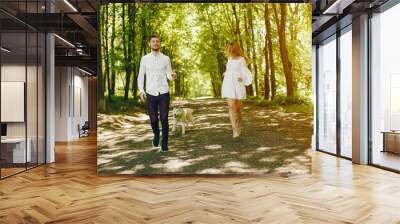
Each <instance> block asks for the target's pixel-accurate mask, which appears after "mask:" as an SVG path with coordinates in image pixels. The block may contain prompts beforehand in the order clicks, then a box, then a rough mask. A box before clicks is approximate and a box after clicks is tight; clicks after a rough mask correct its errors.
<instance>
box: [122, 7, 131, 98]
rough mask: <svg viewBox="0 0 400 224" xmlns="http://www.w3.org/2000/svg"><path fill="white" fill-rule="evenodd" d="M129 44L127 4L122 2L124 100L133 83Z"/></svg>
mask: <svg viewBox="0 0 400 224" xmlns="http://www.w3.org/2000/svg"><path fill="white" fill-rule="evenodd" d="M128 7H129V6H128ZM127 44H128V43H127V41H126V24H125V4H122V47H123V49H124V67H125V88H124V102H126V101H128V96H129V95H128V93H129V86H130V83H131V66H130V61H129V55H128V53H129V52H128V51H129V49H128V48H129V47H127Z"/></svg>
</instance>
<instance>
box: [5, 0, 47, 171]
mask: <svg viewBox="0 0 400 224" xmlns="http://www.w3.org/2000/svg"><path fill="white" fill-rule="evenodd" d="M44 2H45V1H30V2H28V1H2V2H1V3H0V7H1V8H2V9H3V10H5V11H0V26H1V27H0V47H1V48H0V49H1V56H0V72H1V73H0V82H1V85H0V90H1V91H0V92H1V97H0V101H1V104H0V111H1V115H0V121H1V144H0V178H1V179H3V178H5V177H8V176H11V175H14V174H16V173H19V172H22V171H25V170H27V169H29V168H32V167H36V166H37V165H39V164H43V163H45V69H44V68H45V67H44V66H45V59H46V52H45V44H46V39H45V35H44V34H43V33H41V32H40V31H38V30H36V29H35V28H34V27H32V26H30V25H28V24H25V23H24V22H22V21H21V20H19V19H17V17H18V18H23V17H24V15H25V12H28V13H39V12H41V11H43V6H44ZM7 10H14V11H13V12H14V13H8V12H9V11H8V12H7ZM5 21H6V22H5Z"/></svg>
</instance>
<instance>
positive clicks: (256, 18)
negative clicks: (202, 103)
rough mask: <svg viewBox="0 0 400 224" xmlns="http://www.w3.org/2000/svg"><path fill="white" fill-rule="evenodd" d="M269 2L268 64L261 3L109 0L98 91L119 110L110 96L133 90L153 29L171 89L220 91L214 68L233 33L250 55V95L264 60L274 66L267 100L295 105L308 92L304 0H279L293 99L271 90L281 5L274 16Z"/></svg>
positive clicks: (103, 17)
mask: <svg viewBox="0 0 400 224" xmlns="http://www.w3.org/2000/svg"><path fill="white" fill-rule="evenodd" d="M272 5H273V4H267V8H269V10H270V15H269V18H267V19H268V21H270V23H271V33H270V34H271V36H272V40H271V42H272V52H271V53H272V55H273V64H269V62H267V61H266V59H265V57H264V55H265V49H266V35H267V33H266V30H265V18H264V10H265V7H264V6H265V5H264V4H263V3H254V4H244V3H230V4H215V3H197V4H190V3H185V4H173V3H157V4H142V3H113V4H108V5H103V6H101V9H100V30H101V32H100V33H101V40H100V43H101V46H100V47H101V58H102V60H101V62H102V75H101V77H100V78H99V81H100V82H101V87H102V88H101V89H102V91H101V94H100V98H102V97H104V98H105V100H106V101H107V104H108V105H113V106H115V108H114V109H117V108H120V109H123V108H124V107H123V106H122V104H121V102H119V101H118V100H120V98H118V96H124V97H123V98H122V101H124V104H127V103H128V102H129V101H130V100H131V99H132V98H136V97H137V96H138V90H137V81H136V80H137V74H138V70H139V63H140V59H141V57H142V56H143V55H145V54H147V53H149V51H150V49H149V45H148V39H149V37H150V35H151V34H153V33H156V34H159V35H160V36H161V39H162V48H161V51H162V52H163V53H164V54H166V55H168V56H169V57H170V58H171V62H172V66H173V69H174V70H175V72H176V73H177V74H178V79H177V80H176V81H175V82H170V86H171V90H170V91H171V95H173V96H179V97H184V98H196V97H203V96H212V97H217V98H218V97H220V96H221V85H222V80H223V76H222V74H223V72H224V71H225V64H226V62H227V58H226V57H225V56H224V47H225V45H226V44H227V43H228V42H229V41H233V40H234V41H238V42H240V44H241V45H242V48H243V50H244V53H245V54H246V56H247V57H249V59H250V64H249V68H250V69H251V70H252V73H253V75H254V77H253V79H254V80H255V81H254V82H253V86H252V89H253V90H256V89H258V90H259V91H258V92H257V94H255V98H256V99H260V98H262V97H263V96H264V92H265V91H266V85H268V86H269V85H270V84H269V83H267V84H266V83H265V82H264V74H266V73H268V74H269V73H270V71H269V70H270V67H274V70H275V74H274V75H275V79H276V81H275V82H274V83H275V85H276V95H277V99H274V100H273V102H272V104H275V103H274V102H275V101H277V102H278V103H277V104H281V103H283V104H293V103H294V104H296V103H297V102H298V101H297V100H298V99H303V98H309V97H310V95H311V94H312V93H311V36H310V35H309V33H310V30H311V25H310V24H311V9H310V5H309V4H287V5H288V8H287V9H288V14H287V18H285V19H286V21H287V23H286V24H287V27H286V28H285V29H287V30H286V37H285V39H286V42H287V50H288V57H289V60H290V62H291V64H292V73H293V78H294V83H295V84H294V85H295V86H294V89H295V97H294V99H296V100H293V99H290V100H289V99H287V100H282V99H281V98H280V97H278V96H279V95H285V94H286V90H287V89H286V87H287V80H286V79H285V75H286V74H285V72H284V69H283V65H282V60H281V50H280V45H279V43H280V42H281V41H282V39H280V38H279V35H278V32H279V29H278V26H277V24H276V22H275V21H278V22H279V19H282V18H281V17H280V16H279V15H280V13H281V10H280V8H279V7H276V9H277V15H275V14H274V13H273V10H272V9H273V7H272ZM123 10H125V11H123ZM114 11H115V13H114ZM276 16H278V17H279V18H276ZM276 19H278V20H276ZM111 46H114V48H111ZM256 80H257V81H256ZM271 82H272V81H271ZM256 83H257V84H258V85H257V86H255V85H256ZM268 91H271V90H268ZM252 95H253V94H252V92H250V94H248V96H249V97H250V98H251V97H252ZM274 95H275V94H274ZM108 96H110V97H109V98H108ZM115 100H116V101H117V102H118V104H120V105H119V106H116V105H114V104H117V102H108V101H115ZM292 101H293V102H292ZM127 108H129V107H127Z"/></svg>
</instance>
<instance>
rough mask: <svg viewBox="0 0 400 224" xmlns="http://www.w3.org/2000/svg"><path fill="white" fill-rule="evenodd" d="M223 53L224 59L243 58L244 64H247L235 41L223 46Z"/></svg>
mask: <svg viewBox="0 0 400 224" xmlns="http://www.w3.org/2000/svg"><path fill="white" fill-rule="evenodd" d="M224 52H225V55H226V57H228V58H229V57H243V58H244V59H245V61H246V63H248V59H247V57H246V56H245V55H244V53H243V50H242V47H241V46H240V44H239V43H238V42H236V41H232V42H229V43H228V44H227V45H226V46H225V50H224Z"/></svg>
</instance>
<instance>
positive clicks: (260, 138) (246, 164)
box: [98, 99, 313, 175]
mask: <svg viewBox="0 0 400 224" xmlns="http://www.w3.org/2000/svg"><path fill="white" fill-rule="evenodd" d="M181 104H182V105H183V106H184V107H187V108H192V109H194V111H195V112H194V117H195V124H194V125H193V126H189V127H188V128H187V132H186V134H185V135H182V134H181V132H180V128H178V130H177V132H176V133H172V132H170V151H169V152H167V153H163V152H160V149H159V148H154V147H152V146H151V139H152V132H151V127H150V124H149V119H148V116H147V114H145V113H141V112H135V113H132V114H124V115H105V114H99V115H98V172H99V174H138V175H139V174H140V175H142V174H267V173H273V172H277V173H283V174H298V173H307V172H310V164H311V161H310V160H311V158H310V156H309V155H308V151H309V148H310V145H311V135H312V120H313V119H312V115H310V114H304V113H287V112H284V110H281V109H272V108H269V107H267V106H265V105H264V106H263V105H259V104H257V103H255V102H244V110H243V125H242V126H243V127H242V136H241V137H240V138H239V139H237V140H233V139H232V134H231V126H230V122H229V117H228V113H227V106H226V102H225V101H224V100H220V99H201V100H186V101H182V102H181ZM170 115H171V116H172V114H170ZM171 116H170V119H172V117H171ZM171 127H172V125H171Z"/></svg>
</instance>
